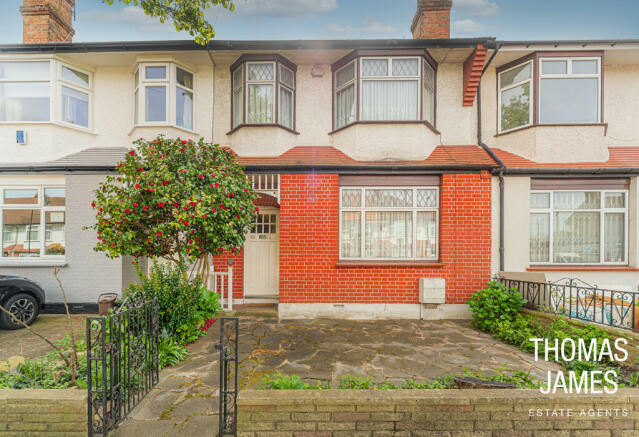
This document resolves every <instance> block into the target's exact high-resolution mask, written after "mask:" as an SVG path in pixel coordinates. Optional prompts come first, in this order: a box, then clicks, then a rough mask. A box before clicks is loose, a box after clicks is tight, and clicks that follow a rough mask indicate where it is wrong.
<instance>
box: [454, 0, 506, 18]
mask: <svg viewBox="0 0 639 437" xmlns="http://www.w3.org/2000/svg"><path fill="white" fill-rule="evenodd" d="M453 12H454V13H455V14H457V15H460V16H465V17H492V16H494V15H497V14H499V5H497V3H493V2H491V1H490V0H455V1H454V2H453Z"/></svg>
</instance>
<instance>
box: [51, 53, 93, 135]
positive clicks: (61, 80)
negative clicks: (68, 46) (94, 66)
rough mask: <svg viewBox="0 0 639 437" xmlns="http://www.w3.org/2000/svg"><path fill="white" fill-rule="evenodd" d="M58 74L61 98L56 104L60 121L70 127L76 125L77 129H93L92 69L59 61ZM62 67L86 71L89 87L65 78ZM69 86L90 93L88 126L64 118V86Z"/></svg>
mask: <svg viewBox="0 0 639 437" xmlns="http://www.w3.org/2000/svg"><path fill="white" fill-rule="evenodd" d="M57 64H58V66H57V76H58V78H59V79H58V81H57V82H56V84H57V89H56V96H57V97H58V100H59V102H60V103H59V104H57V105H56V107H57V108H58V115H57V117H58V120H60V123H62V124H64V125H65V126H69V127H74V128H77V129H85V130H91V129H92V127H93V104H92V102H93V75H92V74H91V72H90V71H87V70H84V69H82V68H78V67H76V66H75V65H71V64H68V63H66V62H58V63H57ZM62 67H66V68H69V69H71V70H76V71H79V72H80V73H84V74H86V75H87V76H88V78H89V86H88V87H84V86H82V85H79V84H76V83H75V82H71V81H68V80H66V79H64V78H63V77H62ZM63 86H64V87H67V88H71V89H74V90H76V91H79V92H81V93H85V94H87V95H88V99H89V113H88V114H87V117H88V119H87V120H88V122H89V123H88V124H89V125H88V126H82V125H80V124H75V123H71V122H68V121H65V120H64V119H63V113H64V111H63V110H62V87H63Z"/></svg>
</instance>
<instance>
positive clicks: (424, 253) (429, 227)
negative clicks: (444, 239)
mask: <svg viewBox="0 0 639 437" xmlns="http://www.w3.org/2000/svg"><path fill="white" fill-rule="evenodd" d="M416 232H417V239H416V250H417V254H416V257H417V258H435V257H436V256H437V214H436V213H435V211H419V212H417V223H416Z"/></svg>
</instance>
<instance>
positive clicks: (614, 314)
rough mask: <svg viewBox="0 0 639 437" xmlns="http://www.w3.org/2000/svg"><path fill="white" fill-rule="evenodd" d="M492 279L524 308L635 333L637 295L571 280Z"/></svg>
mask: <svg viewBox="0 0 639 437" xmlns="http://www.w3.org/2000/svg"><path fill="white" fill-rule="evenodd" d="M495 279H496V280H497V281H500V282H501V283H503V284H504V285H505V286H506V287H507V288H508V289H515V290H516V291H517V292H519V293H520V294H521V295H522V297H523V298H524V299H526V303H525V304H524V307H526V308H530V309H534V310H539V311H543V312H548V313H553V314H558V315H564V316H566V317H568V318H570V319H576V320H581V321H584V322H592V323H596V324H599V325H606V326H612V327H615V328H621V329H628V330H632V331H639V309H638V308H637V306H638V305H639V293H635V292H632V291H619V290H606V289H601V288H598V287H597V286H596V285H590V284H588V283H586V282H584V281H581V280H580V279H575V278H563V279H560V280H558V281H554V282H546V283H543V282H530V281H522V280H518V279H507V278H504V277H496V278H495Z"/></svg>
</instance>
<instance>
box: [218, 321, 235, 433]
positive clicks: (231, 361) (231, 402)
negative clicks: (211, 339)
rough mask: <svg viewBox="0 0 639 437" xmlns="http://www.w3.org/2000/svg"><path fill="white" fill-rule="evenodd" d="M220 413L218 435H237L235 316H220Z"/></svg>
mask: <svg viewBox="0 0 639 437" xmlns="http://www.w3.org/2000/svg"><path fill="white" fill-rule="evenodd" d="M219 323H220V342H219V343H217V344H216V345H215V349H217V350H219V351H220V415H219V420H220V422H219V424H220V430H219V434H218V435H219V436H220V437H222V436H225V435H230V436H237V393H238V387H237V371H238V348H239V339H240V334H239V329H240V321H239V319H238V318H237V317H222V318H220V321H219Z"/></svg>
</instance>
